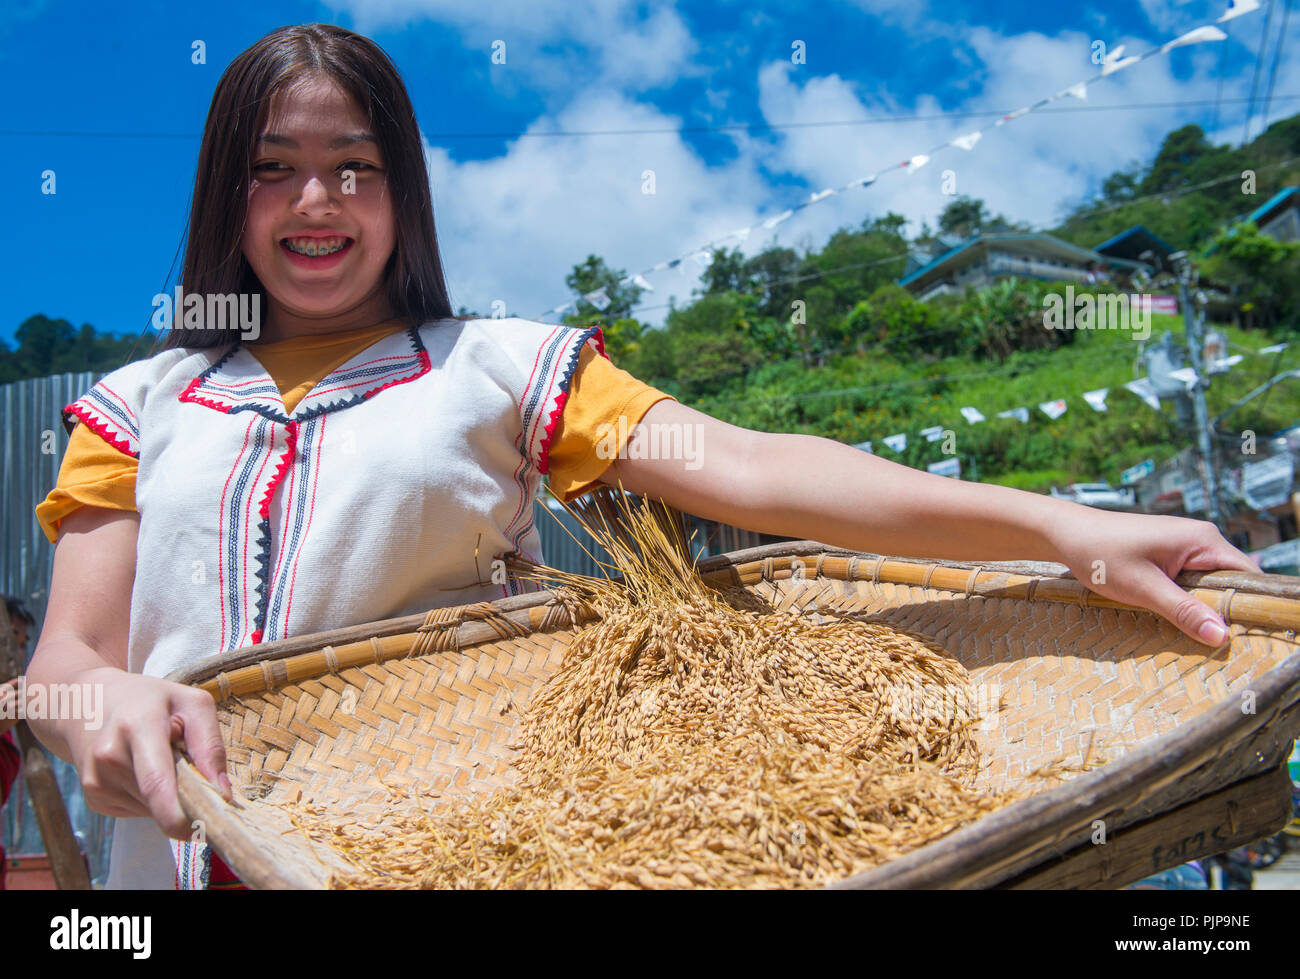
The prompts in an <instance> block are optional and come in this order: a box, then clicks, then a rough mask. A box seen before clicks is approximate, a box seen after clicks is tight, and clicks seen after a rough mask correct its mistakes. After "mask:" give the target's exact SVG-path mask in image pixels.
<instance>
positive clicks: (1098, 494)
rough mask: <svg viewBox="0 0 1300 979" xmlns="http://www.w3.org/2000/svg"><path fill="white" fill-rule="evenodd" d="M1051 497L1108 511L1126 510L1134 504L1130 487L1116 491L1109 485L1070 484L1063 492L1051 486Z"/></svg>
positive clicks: (1134, 500)
mask: <svg viewBox="0 0 1300 979" xmlns="http://www.w3.org/2000/svg"><path fill="white" fill-rule="evenodd" d="M1052 496H1054V497H1055V498H1056V499H1058V500H1069V501H1070V502H1072V503H1082V504H1083V505H1084V506H1095V507H1100V508H1102V509H1108V510H1128V509H1131V508H1132V507H1133V506H1134V505H1135V504H1136V499H1135V497H1134V494H1133V488H1132V487H1124V488H1122V489H1116V488H1115V487H1114V486H1111V485H1110V484H1109V483H1071V484H1070V485H1069V486H1067V487H1066V488H1065V489H1064V490H1058V489H1057V488H1056V487H1055V486H1053V487H1052Z"/></svg>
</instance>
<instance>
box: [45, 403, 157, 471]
mask: <svg viewBox="0 0 1300 979" xmlns="http://www.w3.org/2000/svg"><path fill="white" fill-rule="evenodd" d="M63 410H64V411H65V412H66V413H67V414H69V415H73V416H75V417H76V418H77V419H78V420H79V421H81V423H82V424H84V425H85V426H86V427H87V428H88V429H90V430H91V431H92V432H94V433H95V434H96V435H98V436H99V437H100V438H102V439H103V440H104V441H105V442H107V443H108V444H109V445H111V446H112V447H113V448H115V449H117V451H118V452H121V453H122V454H123V455H129V456H130V457H131V458H132V459H138V458H139V455H138V454H137V453H135V452H132V451H131V443H130V442H127V441H125V440H123V439H119V438H115V437H114V435H115V433H114V432H112V431H111V430H110V429H109V427H108V423H107V422H105V421H101V420H100V419H98V418H95V417H93V416H92V415H91V413H90V409H89V408H87V407H85V406H84V405H80V404H77V403H76V402H75V401H74V402H73V403H72V404H70V405H68V406H67V407H66V408H64V409H63Z"/></svg>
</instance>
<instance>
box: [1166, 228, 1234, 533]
mask: <svg viewBox="0 0 1300 979" xmlns="http://www.w3.org/2000/svg"><path fill="white" fill-rule="evenodd" d="M1169 260H1170V262H1172V263H1173V265H1174V269H1175V272H1176V273H1177V275H1178V292H1179V300H1180V301H1181V302H1182V304H1183V323H1184V324H1185V325H1186V327H1187V357H1188V360H1190V361H1191V365H1192V370H1194V371H1195V372H1196V382H1195V383H1194V384H1193V385H1192V388H1191V391H1190V394H1191V398H1192V411H1193V415H1194V419H1195V422H1194V423H1195V425H1196V449H1197V456H1198V460H1197V462H1198V465H1197V471H1198V473H1199V475H1200V477H1201V485H1202V486H1204V487H1205V507H1206V516H1207V517H1209V519H1210V522H1211V523H1213V524H1214V525H1215V526H1218V525H1219V474H1218V471H1217V467H1216V465H1215V459H1214V446H1213V444H1212V443H1211V441H1210V412H1209V409H1208V407H1207V406H1206V402H1205V390H1206V388H1208V387H1209V386H1210V377H1209V375H1208V374H1207V373H1206V372H1205V365H1204V363H1203V360H1204V358H1203V357H1202V351H1203V349H1204V343H1205V340H1204V326H1205V322H1204V320H1203V319H1202V318H1201V316H1202V313H1201V311H1200V310H1199V309H1196V308H1194V307H1193V305H1192V297H1193V295H1194V294H1193V292H1192V290H1193V289H1195V287H1196V276H1197V273H1196V271H1195V269H1193V268H1192V263H1191V260H1190V258H1189V257H1188V255H1187V252H1185V251H1183V252H1175V253H1174V254H1173V255H1170V256H1169ZM1219 529H1220V530H1222V529H1223V528H1222V527H1220V528H1219Z"/></svg>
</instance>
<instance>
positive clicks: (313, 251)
mask: <svg viewBox="0 0 1300 979" xmlns="http://www.w3.org/2000/svg"><path fill="white" fill-rule="evenodd" d="M351 240H352V239H350V238H344V239H342V240H341V241H340V242H339V243H338V244H337V245H335V246H334V247H333V248H327V247H325V246H324V245H323V244H319V245H318V244H317V243H315V242H308V243H307V244H305V245H295V244H294V243H293V240H292V239H290V238H286V239H285V240H284V246H285V247H286V248H288V249H289V251H291V252H294V253H296V254H298V255H307V256H310V257H316V258H318V257H321V256H323V255H333V254H334V253H335V252H337V251H340V250H342V249H343V248H345V247H346V246H347V245H348V243H349V242H350V241H351Z"/></svg>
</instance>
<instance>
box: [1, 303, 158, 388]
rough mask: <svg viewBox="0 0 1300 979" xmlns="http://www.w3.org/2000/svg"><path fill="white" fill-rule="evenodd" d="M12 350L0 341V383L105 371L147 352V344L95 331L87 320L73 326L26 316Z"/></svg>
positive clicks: (62, 321) (44, 317)
mask: <svg viewBox="0 0 1300 979" xmlns="http://www.w3.org/2000/svg"><path fill="white" fill-rule="evenodd" d="M14 339H15V340H16V341H17V346H16V347H15V348H13V349H12V350H11V349H10V348H9V347H8V346H7V345H5V344H2V343H0V383H3V384H8V383H11V382H13V381H18V380H23V379H24V378H29V377H48V376H50V375H52V374H66V373H71V372H83V371H90V372H92V373H97V374H98V373H107V372H108V371H111V370H115V369H117V368H118V367H121V366H122V365H123V364H125V363H127V362H128V361H130V360H135V359H139V358H140V357H145V356H148V354H149V353H150V351H149V350H148V349H147V348H148V347H149V346H150V345H149V344H148V343H146V342H142V341H140V340H139V339H136V338H132V337H116V336H113V335H111V334H107V333H98V332H96V330H95V328H94V327H93V326H91V325H90V324H89V323H86V324H83V325H82V326H81V327H79V328H74V327H73V325H72V324H71V323H69V322H68V321H67V320H65V319H50V318H49V317H48V316H45V315H43V314H39V313H38V314H37V315H35V316H29V317H28V318H27V319H25V320H24V321H23V322H22V324H21V325H20V326H19V327H18V329H17V330H16V331H15V332H14Z"/></svg>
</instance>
